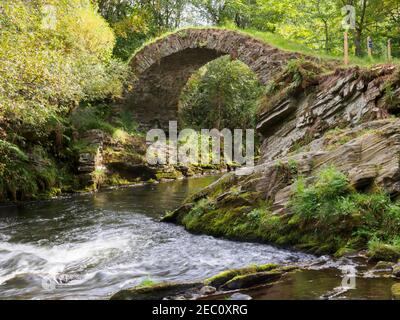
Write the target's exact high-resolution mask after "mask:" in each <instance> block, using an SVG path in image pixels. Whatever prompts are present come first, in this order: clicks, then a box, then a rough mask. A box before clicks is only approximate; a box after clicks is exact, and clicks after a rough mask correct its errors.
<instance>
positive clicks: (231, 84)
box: [179, 56, 263, 130]
mask: <svg viewBox="0 0 400 320" xmlns="http://www.w3.org/2000/svg"><path fill="white" fill-rule="evenodd" d="M262 88H263V87H262V86H261V85H260V83H259V81H258V79H257V77H256V75H255V74H254V73H253V72H252V71H251V70H250V69H249V68H248V67H247V66H246V65H245V64H243V63H242V62H240V61H237V60H235V61H231V60H230V57H228V56H225V57H222V58H219V59H216V60H214V61H212V62H210V63H208V64H207V65H206V66H205V67H203V68H201V69H200V70H199V71H198V72H197V73H195V74H194V75H193V76H192V77H191V79H190V80H189V82H188V84H187V86H186V88H185V89H184V90H183V93H182V96H181V101H180V108H179V114H180V118H181V120H182V122H183V124H184V125H188V126H191V127H194V128H196V129H201V128H217V129H220V130H222V129H224V128H228V129H236V128H237V129H240V128H254V126H255V115H256V110H257V106H258V100H259V98H260V97H261V95H262V93H263V89H262Z"/></svg>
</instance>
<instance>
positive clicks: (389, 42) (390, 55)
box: [387, 39, 392, 61]
mask: <svg viewBox="0 0 400 320" xmlns="http://www.w3.org/2000/svg"><path fill="white" fill-rule="evenodd" d="M387 55H388V60H389V61H392V40H390V39H389V40H388V46H387Z"/></svg>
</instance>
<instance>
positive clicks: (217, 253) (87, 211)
mask: <svg viewBox="0 0 400 320" xmlns="http://www.w3.org/2000/svg"><path fill="white" fill-rule="evenodd" d="M214 179H215V178H212V177H208V178H200V179H191V180H183V181H177V182H171V183H162V184H158V185H146V186H141V187H135V188H129V189H120V190H113V191H108V192H102V193H98V194H95V195H86V196H79V197H73V198H70V199H64V200H57V201H49V202H42V203H34V204H29V205H26V206H24V207H20V208H16V207H3V208H0V299H15V298H18V299H105V298H107V297H109V296H110V294H112V293H114V292H116V291H118V290H119V289H121V288H124V287H129V286H133V285H136V284H138V283H139V282H141V281H142V280H143V279H145V278H151V279H152V280H155V281H161V280H193V279H203V278H206V277H208V276H211V275H214V274H215V273H217V272H219V271H222V270H225V269H227V268H232V267H242V266H246V265H249V264H252V263H268V262H277V263H285V262H299V261H300V262H303V261H304V262H306V261H312V260H314V259H315V258H314V257H313V256H310V255H305V254H301V253H294V252H290V251H285V250H280V249H276V248H273V247H271V246H267V245H261V244H251V243H238V242H231V241H226V240H221V239H215V238H212V237H208V236H195V235H192V234H189V233H187V232H186V231H185V230H184V229H183V228H181V227H179V226H175V225H171V224H164V223H159V222H157V218H158V217H159V216H160V215H161V214H162V213H163V212H165V211H166V210H172V209H174V208H176V207H177V206H179V205H180V204H181V203H182V201H183V199H184V198H185V197H187V196H188V194H189V193H190V192H194V191H196V190H198V189H200V188H202V187H204V186H206V185H208V184H210V183H211V182H212V181H213V180H214Z"/></svg>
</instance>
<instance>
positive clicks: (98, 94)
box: [0, 0, 126, 131]
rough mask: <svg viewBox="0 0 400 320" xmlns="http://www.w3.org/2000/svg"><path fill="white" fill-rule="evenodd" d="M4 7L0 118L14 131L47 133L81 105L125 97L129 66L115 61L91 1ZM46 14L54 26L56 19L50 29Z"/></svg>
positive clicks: (12, 1) (17, 0)
mask: <svg viewBox="0 0 400 320" xmlns="http://www.w3.org/2000/svg"><path fill="white" fill-rule="evenodd" d="M48 5H52V6H53V7H54V8H55V10H53V11H51V10H52V9H51V7H48ZM1 6H2V14H1V15H0V29H1V37H0V106H1V107H0V118H1V117H5V118H6V119H8V121H9V122H11V124H12V125H13V127H14V129H15V128H16V126H17V125H18V126H21V127H23V128H26V127H31V128H34V129H36V130H42V131H46V130H45V128H44V126H45V125H46V123H47V121H48V120H49V119H51V118H54V117H57V115H58V114H60V113H64V112H67V111H68V110H70V109H71V108H73V107H75V106H76V105H77V104H79V102H81V101H82V100H89V101H97V100H99V99H104V98H109V97H113V96H115V95H119V94H120V93H121V90H122V83H123V79H124V77H125V75H126V66H125V64H122V63H120V62H118V61H115V60H113V59H112V51H113V47H114V42H115V39H114V35H113V32H112V30H111V28H110V27H109V26H108V24H107V23H106V21H105V20H104V19H103V18H102V17H101V16H100V15H99V14H98V13H97V12H96V11H95V9H94V8H93V7H92V5H91V2H90V1H89V0H87V1H85V0H83V1H81V0H72V1H67V0H61V1H55V0H53V1H44V0H33V1H24V0H4V1H3V2H2V5H1ZM49 8H50V9H51V10H50V12H48V10H49ZM48 14H49V17H50V20H49V21H50V22H52V20H51V17H52V16H51V14H53V15H54V17H55V20H53V22H52V23H50V24H46V23H45V22H46V21H47V20H46V15H48Z"/></svg>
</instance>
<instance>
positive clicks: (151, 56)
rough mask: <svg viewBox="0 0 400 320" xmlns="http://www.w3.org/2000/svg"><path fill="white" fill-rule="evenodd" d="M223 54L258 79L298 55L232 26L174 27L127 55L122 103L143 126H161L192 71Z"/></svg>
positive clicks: (175, 110) (173, 113) (268, 76)
mask: <svg viewBox="0 0 400 320" xmlns="http://www.w3.org/2000/svg"><path fill="white" fill-rule="evenodd" d="M223 55H230V56H231V57H232V59H238V60H240V61H242V62H243V63H245V64H246V65H247V66H248V67H249V68H250V69H251V70H253V71H254V73H255V74H256V75H257V76H258V78H259V80H260V82H261V83H262V84H267V82H268V81H269V80H270V79H271V77H272V75H273V74H274V73H276V72H277V71H278V70H280V69H281V68H282V66H283V65H284V64H285V63H286V62H287V61H288V60H289V59H294V58H298V57H299V54H297V53H292V52H286V51H282V50H279V49H277V48H274V47H272V46H270V45H268V44H266V43H265V42H263V41H260V40H258V39H255V38H253V37H251V36H249V35H246V34H243V33H240V32H237V31H232V30H224V29H211V28H203V29H197V28H189V29H183V30H179V31H177V32H175V33H172V34H169V35H167V36H164V37H163V38H160V39H158V40H156V41H154V42H153V43H150V44H149V45H147V46H144V47H143V48H142V49H141V50H139V51H138V52H137V53H136V54H135V55H134V56H133V57H132V59H131V61H130V67H131V69H132V79H131V83H130V90H129V91H128V92H127V93H126V95H125V97H124V102H123V104H124V105H125V106H127V107H128V108H131V109H132V111H133V114H134V116H135V117H136V120H137V121H138V123H140V125H141V128H142V129H149V128H154V127H161V128H163V129H166V128H168V122H169V121H171V120H176V119H177V114H178V103H179V98H180V94H181V91H182V89H183V87H184V86H185V84H186V82H187V81H188V79H189V78H190V76H191V75H192V74H193V72H195V71H196V70H198V69H199V68H200V67H202V66H203V65H205V64H206V63H208V62H210V61H212V60H214V59H216V58H218V57H220V56H223Z"/></svg>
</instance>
